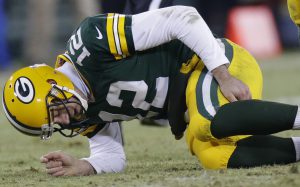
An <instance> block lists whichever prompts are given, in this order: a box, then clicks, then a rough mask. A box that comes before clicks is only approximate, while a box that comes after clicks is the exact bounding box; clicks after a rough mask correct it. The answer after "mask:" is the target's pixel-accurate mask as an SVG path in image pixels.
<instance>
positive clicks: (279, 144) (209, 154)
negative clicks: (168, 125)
mask: <svg viewBox="0 0 300 187" xmlns="http://www.w3.org/2000/svg"><path fill="white" fill-rule="evenodd" d="M186 138H187V143H188V145H189V148H190V151H191V153H192V154H193V155H195V156H196V157H197V158H198V160H199V161H200V164H201V166H202V167H204V168H205V169H225V168H249V167H256V166H263V165H274V164H277V165H280V164H288V163H293V162H296V161H299V158H300V138H299V137H295V138H280V137H276V136H271V135H263V136H249V137H245V136H239V139H240V140H239V141H237V142H222V141H206V142H203V141H201V140H198V139H196V138H195V137H194V136H193V135H192V133H190V131H189V129H188V130H187V133H186Z"/></svg>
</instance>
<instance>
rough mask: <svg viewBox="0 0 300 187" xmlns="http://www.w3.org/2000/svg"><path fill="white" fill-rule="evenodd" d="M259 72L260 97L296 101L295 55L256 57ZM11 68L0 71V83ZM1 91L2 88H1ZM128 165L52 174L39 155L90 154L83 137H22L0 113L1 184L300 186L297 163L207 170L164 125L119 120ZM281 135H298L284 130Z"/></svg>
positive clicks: (299, 56)
mask: <svg viewBox="0 0 300 187" xmlns="http://www.w3.org/2000/svg"><path fill="white" fill-rule="evenodd" d="M260 64H261V67H262V70H263V73H264V83H265V86H264V88H265V90H264V98H265V99H268V100H276V101H287V102H290V103H294V102H298V103H300V99H299V98H300V81H299V80H300V53H299V52H290V53H286V54H284V55H283V56H282V57H280V58H276V59H273V60H268V61H266V60H265V61H260ZM9 72H10V71H7V72H0V83H1V85H3V82H4V81H5V79H6V78H7V75H8V74H9ZM1 92H2V91H1ZM123 127H124V134H125V150H126V154H127V161H128V162H127V168H126V170H125V171H124V172H123V173H120V174H103V175H98V176H89V177H64V178H55V177H51V176H48V175H46V174H45V172H44V168H43V165H41V164H40V163H39V157H40V156H41V155H43V154H44V153H47V152H48V151H54V150H65V151H66V152H68V153H70V154H73V155H75V156H76V157H78V158H80V157H85V156H88V154H89V149H88V143H87V140H86V139H85V138H83V137H76V138H73V139H66V138H63V137H61V136H60V135H59V134H57V135H54V137H52V139H51V140H50V141H40V140H39V139H38V138H33V137H27V136H24V135H22V134H20V133H19V132H17V131H16V130H14V129H13V128H12V127H11V126H10V125H9V124H8V122H7V121H6V119H5V117H4V116H3V111H2V108H1V115H0V166H1V167H0V186H9V187H10V186H22V187H24V186H50V187H51V186H59V187H67V186H70V187H73V186H91V187H94V186H172V187H173V186H174V187H177V186H178V187H181V186H299V185H300V177H299V176H300V173H299V171H300V168H299V169H298V167H300V164H298V163H296V164H290V165H287V166H272V167H271V166H268V167H257V168H251V169H228V170H220V171H210V170H204V169H202V167H201V165H199V163H198V161H197V159H196V158H195V157H193V156H191V155H190V154H189V152H188V150H187V147H186V145H185V141H184V140H180V141H176V140H174V138H173V137H172V135H171V132H170V130H169V128H164V127H145V126H142V125H140V124H139V123H138V121H132V122H127V123H124V125H123ZM280 135H282V136H290V135H293V136H297V135H298V136H300V132H297V131H288V132H284V133H281V134H280Z"/></svg>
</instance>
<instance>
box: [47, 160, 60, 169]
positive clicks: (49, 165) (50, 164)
mask: <svg viewBox="0 0 300 187" xmlns="http://www.w3.org/2000/svg"><path fill="white" fill-rule="evenodd" d="M60 166H62V162H61V161H50V162H48V163H47V164H46V166H45V167H46V168H47V169H50V168H56V167H60Z"/></svg>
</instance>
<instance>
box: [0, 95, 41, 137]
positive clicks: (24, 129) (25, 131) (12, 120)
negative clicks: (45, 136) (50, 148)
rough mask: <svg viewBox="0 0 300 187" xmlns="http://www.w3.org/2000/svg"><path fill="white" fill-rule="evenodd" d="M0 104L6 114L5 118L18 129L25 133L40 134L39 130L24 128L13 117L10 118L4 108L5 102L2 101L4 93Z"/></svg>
mask: <svg viewBox="0 0 300 187" xmlns="http://www.w3.org/2000/svg"><path fill="white" fill-rule="evenodd" d="M2 105H3V109H4V112H5V115H6V117H7V119H8V120H9V121H10V123H11V124H12V125H13V126H15V127H16V128H17V129H19V130H20V131H22V132H24V133H27V134H32V135H40V134H41V130H33V129H28V128H25V127H23V126H21V125H19V124H18V123H17V122H16V121H15V120H14V119H12V118H11V116H10V114H9V113H8V111H7V110H6V106H5V103H4V95H3V96H2Z"/></svg>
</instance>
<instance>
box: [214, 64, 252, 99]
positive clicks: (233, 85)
mask: <svg viewBox="0 0 300 187" xmlns="http://www.w3.org/2000/svg"><path fill="white" fill-rule="evenodd" d="M212 73H213V75H214V77H215V78H216V80H217V81H218V83H219V86H220V89H221V92H222V93H223V95H224V96H225V97H226V98H227V99H228V100H229V101H230V102H234V101H237V100H247V99H251V98H252V96H251V92H250V90H249V87H248V86H247V85H246V84H244V83H243V82H242V81H240V80H238V79H236V78H235V77H233V76H231V75H230V74H229V72H228V70H227V67H226V66H225V65H222V66H219V67H217V68H216V69H214V70H213V71H212Z"/></svg>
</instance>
